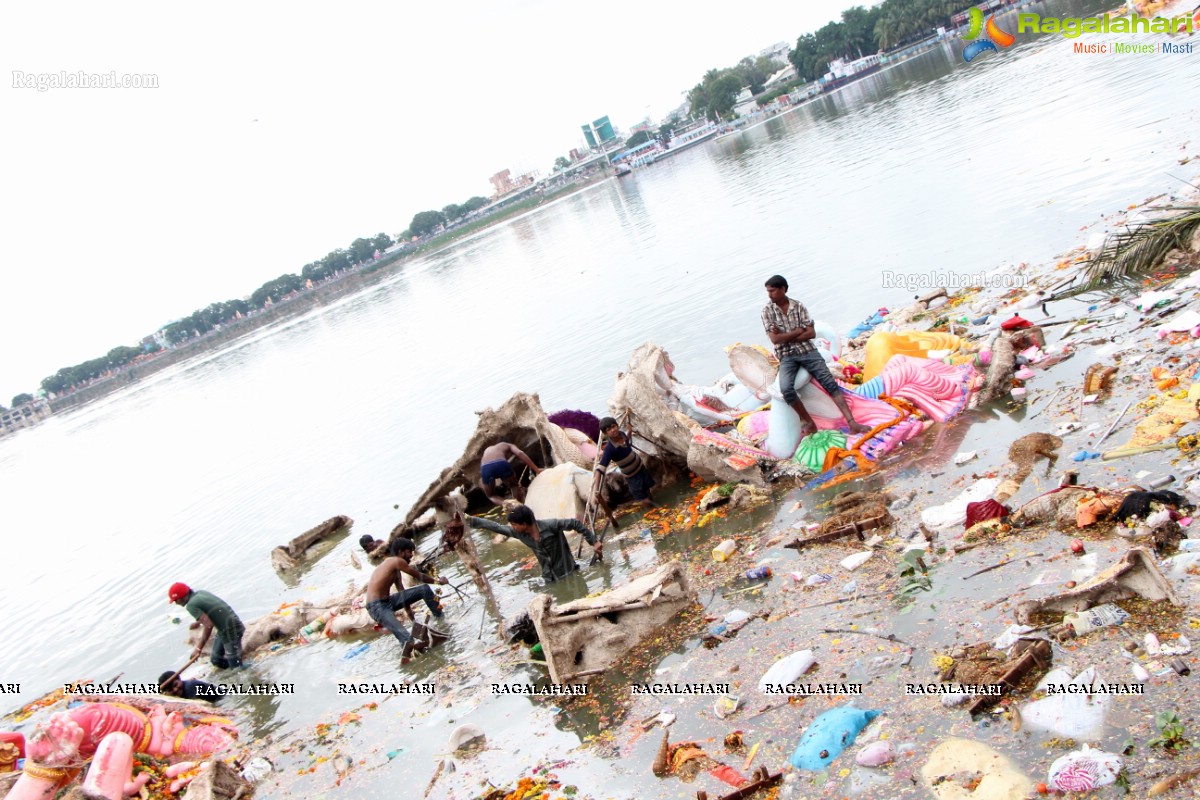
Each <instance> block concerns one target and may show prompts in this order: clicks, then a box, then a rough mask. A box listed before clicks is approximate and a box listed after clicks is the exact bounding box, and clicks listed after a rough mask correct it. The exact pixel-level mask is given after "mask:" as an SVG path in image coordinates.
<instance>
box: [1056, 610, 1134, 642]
mask: <svg viewBox="0 0 1200 800" xmlns="http://www.w3.org/2000/svg"><path fill="white" fill-rule="evenodd" d="M1127 619H1129V612H1127V611H1126V610H1125V609H1123V608H1121V607H1120V606H1115V605H1113V604H1112V603H1105V604H1104V605H1102V606H1095V607H1094V608H1089V609H1087V610H1085V611H1075V612H1071V613H1070V614H1067V615H1066V616H1065V617H1063V624H1064V625H1069V626H1070V627H1071V630H1072V631H1074V632H1075V635H1076V636H1083V635H1084V634H1086V633H1091V632H1092V631H1095V630H1099V629H1100V628H1107V627H1108V626H1110V625H1121V624H1124V622H1125V620H1127Z"/></svg>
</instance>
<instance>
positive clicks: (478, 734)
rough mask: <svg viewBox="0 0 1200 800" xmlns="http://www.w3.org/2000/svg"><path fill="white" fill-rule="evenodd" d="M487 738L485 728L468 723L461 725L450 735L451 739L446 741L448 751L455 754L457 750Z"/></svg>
mask: <svg viewBox="0 0 1200 800" xmlns="http://www.w3.org/2000/svg"><path fill="white" fill-rule="evenodd" d="M484 738H486V734H485V733H484V732H483V728H481V727H479V726H478V725H472V724H470V723H467V724H466V725H459V726H458V727H457V728H455V729H454V731H453V732H451V734H450V738H449V739H447V740H446V749H447V750H449V751H450V752H451V753H453V752H454V751H455V750H460V749H462V748H463V747H465V746H467V745H468V744H470V743H472V742H474V741H476V740H478V739H484Z"/></svg>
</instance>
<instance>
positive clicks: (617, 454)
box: [592, 417, 654, 508]
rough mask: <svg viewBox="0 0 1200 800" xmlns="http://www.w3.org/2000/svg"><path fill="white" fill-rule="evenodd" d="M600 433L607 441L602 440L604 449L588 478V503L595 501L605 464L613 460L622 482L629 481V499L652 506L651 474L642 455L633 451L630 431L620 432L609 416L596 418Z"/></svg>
mask: <svg viewBox="0 0 1200 800" xmlns="http://www.w3.org/2000/svg"><path fill="white" fill-rule="evenodd" d="M600 432H601V433H603V434H604V438H605V439H607V440H608V441H606V442H605V443H604V450H603V452H601V453H600V462H599V463H598V464H597V466H596V475H595V478H594V479H593V480H592V503H596V502H598V501H599V498H600V482H601V481H602V480H604V473H605V472H606V471H607V470H608V465H609V464H610V463H613V464H616V465H617V469H619V470H621V474H622V475H624V476H625V482H626V483H627V484H629V493H630V494H632V495H633V499H634V500H637V501H638V502H639V503H641V504H642V505H644V506H646V507H647V508H651V507H653V506H654V499H653V498H652V497H651V496H650V490H651V489H653V488H654V476H652V475H651V474H650V470H649V469H647V467H646V463H645V462H644V461H642V457H641V456H639V455H638V454H637V453H636V452H634V449H633V438H632V433H628V432H622V431H621V428H620V426H619V425H617V421H616V420H615V419H613V418H612V417H605V418H604V419H602V420H600Z"/></svg>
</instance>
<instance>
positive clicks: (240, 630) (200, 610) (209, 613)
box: [167, 583, 246, 669]
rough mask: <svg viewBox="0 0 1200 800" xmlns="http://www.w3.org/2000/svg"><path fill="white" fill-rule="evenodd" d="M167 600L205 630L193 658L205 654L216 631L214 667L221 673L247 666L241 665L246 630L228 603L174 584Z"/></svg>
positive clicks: (197, 590)
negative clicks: (182, 609) (225, 670)
mask: <svg viewBox="0 0 1200 800" xmlns="http://www.w3.org/2000/svg"><path fill="white" fill-rule="evenodd" d="M167 596H168V597H169V598H170V599H171V602H172V603H175V604H176V605H180V606H183V607H184V608H185V609H187V612H188V613H189V614H191V615H192V616H193V617H195V618H196V620H197V621H198V622H199V623H200V626H201V628H203V633H201V635H200V643H199V644H198V645H196V649H195V650H193V651H192V656H193V657H195V656H198V655H200V653H201V652H203V651H204V645H206V644H208V638H209V637H210V636H212V633H213V630H214V629H215V630H216V632H217V635H216V636H212V640H213V643H212V663H213V666H214V667H217V668H219V669H226V668H231V667H244V666H245V664H243V663H242V634H244V633H245V632H246V626H245V625H243V624H242V621H241V619H239V618H238V615H237V614H235V613H234V611H233V609H232V608H230V607H229V604H228V603H226V602H225V601H224V600H222V599H221V598H219V597H217V596H216V595H215V594H212V593H211V592H206V591H204V590H203V589H195V590H193V589H192V588H191V587H189V586H188V585H187V584H186V583H173V584H171V588H170V589H169V590H168V591H167Z"/></svg>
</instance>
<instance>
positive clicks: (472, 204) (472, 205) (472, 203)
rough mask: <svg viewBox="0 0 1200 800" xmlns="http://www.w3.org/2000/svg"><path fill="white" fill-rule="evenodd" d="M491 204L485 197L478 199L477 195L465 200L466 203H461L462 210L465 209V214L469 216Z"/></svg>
mask: <svg viewBox="0 0 1200 800" xmlns="http://www.w3.org/2000/svg"><path fill="white" fill-rule="evenodd" d="M491 202H492V201H491V200H489V199H487V198H486V197H480V196H479V195H475V196H474V197H472V198H471V199H469V200H467V202H465V203H463V208H465V209H466V210H467V213H468V214H470V213H471V212H472V211H478V210H479V209H481V208H483V207H484V206H486V205H488V204H489V203H491Z"/></svg>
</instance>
